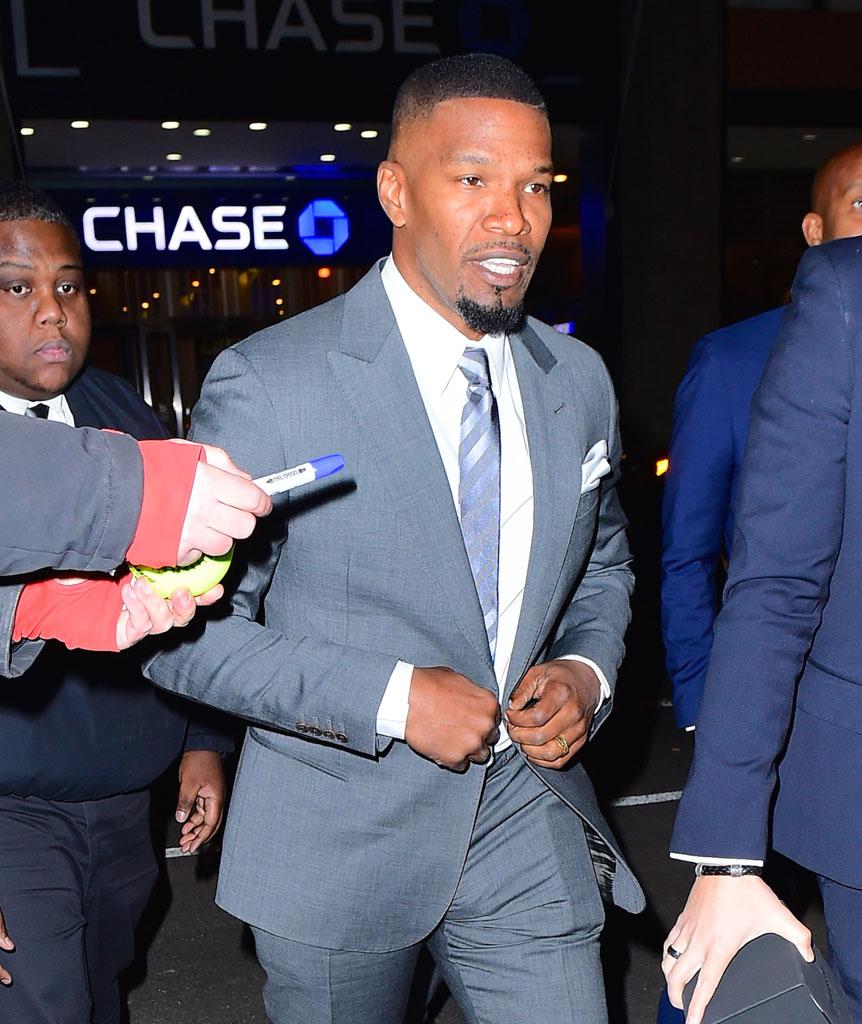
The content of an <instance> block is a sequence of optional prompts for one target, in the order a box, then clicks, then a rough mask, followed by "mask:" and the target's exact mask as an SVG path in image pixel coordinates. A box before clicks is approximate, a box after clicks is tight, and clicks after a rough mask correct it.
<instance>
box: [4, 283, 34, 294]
mask: <svg viewBox="0 0 862 1024" xmlns="http://www.w3.org/2000/svg"><path fill="white" fill-rule="evenodd" d="M6 291H7V292H11V293H12V294H13V295H27V294H28V293H29V291H30V289H29V288H28V287H27V285H26V284H10V285H9V287H8V288H7V289H6Z"/></svg>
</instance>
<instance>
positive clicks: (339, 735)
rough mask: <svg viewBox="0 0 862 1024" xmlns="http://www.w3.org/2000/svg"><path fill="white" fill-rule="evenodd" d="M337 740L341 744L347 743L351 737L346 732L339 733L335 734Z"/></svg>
mask: <svg viewBox="0 0 862 1024" xmlns="http://www.w3.org/2000/svg"><path fill="white" fill-rule="evenodd" d="M335 738H336V739H337V740H338V742H339V743H346V742H347V741H348V739H349V738H350V737H349V736H348V735H347V733H346V732H337V733H336V734H335Z"/></svg>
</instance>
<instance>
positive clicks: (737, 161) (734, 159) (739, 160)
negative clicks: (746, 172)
mask: <svg viewBox="0 0 862 1024" xmlns="http://www.w3.org/2000/svg"><path fill="white" fill-rule="evenodd" d="M744 159H745V157H744V156H732V157H731V158H730V162H731V163H732V164H741V163H742V161H743V160H744Z"/></svg>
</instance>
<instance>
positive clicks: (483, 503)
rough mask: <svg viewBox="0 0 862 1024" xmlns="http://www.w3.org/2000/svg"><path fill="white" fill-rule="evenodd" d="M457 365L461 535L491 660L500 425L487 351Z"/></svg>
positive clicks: (475, 351)
mask: <svg viewBox="0 0 862 1024" xmlns="http://www.w3.org/2000/svg"><path fill="white" fill-rule="evenodd" d="M458 367H459V369H460V370H461V372H462V373H463V374H464V376H465V377H466V378H467V401H466V402H465V404H464V411H463V413H462V414H461V442H460V445H459V448H458V469H459V471H460V479H459V484H458V504H459V507H460V511H461V533H462V535H463V537H464V547H465V548H466V549H467V557H468V558H469V560H470V568H471V569H472V571H473V579H474V581H475V583H476V593H477V594H478V595H479V603H480V604H481V606H482V613H483V615H484V617H485V630H486V632H487V634H488V644H489V646H490V648H491V656H492V657H493V655H494V650H495V648H496V644H497V569H498V559H499V553H500V425H499V421H498V418H497V403H496V401H495V400H494V393H493V391H492V390H491V374H490V370H489V367H488V356H487V353H486V352H485V350H484V349H481V348H468V349H466V350H465V352H464V355H463V356H462V357H461V359H460V361H459V363H458Z"/></svg>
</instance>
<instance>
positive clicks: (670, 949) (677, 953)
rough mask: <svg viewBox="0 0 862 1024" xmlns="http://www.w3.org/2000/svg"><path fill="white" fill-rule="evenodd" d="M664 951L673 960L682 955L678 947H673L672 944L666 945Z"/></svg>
mask: <svg viewBox="0 0 862 1024" xmlns="http://www.w3.org/2000/svg"><path fill="white" fill-rule="evenodd" d="M665 952H666V953H667V955H668V956H670V957H673V959H674V960H679V958H680V957H681V956H682V953H680V951H679V950H678V949H674V947H673V946H668V947H667V949H666V950H665Z"/></svg>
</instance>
